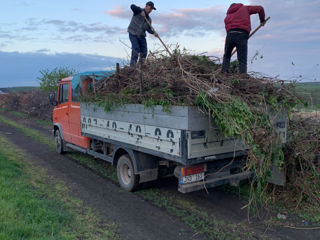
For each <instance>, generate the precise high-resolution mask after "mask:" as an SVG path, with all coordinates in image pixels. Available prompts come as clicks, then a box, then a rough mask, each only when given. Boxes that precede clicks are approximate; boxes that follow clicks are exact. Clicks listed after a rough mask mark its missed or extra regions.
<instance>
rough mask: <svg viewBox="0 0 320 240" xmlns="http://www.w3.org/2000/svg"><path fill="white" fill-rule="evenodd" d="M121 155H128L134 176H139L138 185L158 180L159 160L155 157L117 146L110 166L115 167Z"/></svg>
mask: <svg viewBox="0 0 320 240" xmlns="http://www.w3.org/2000/svg"><path fill="white" fill-rule="evenodd" d="M123 154H128V155H129V157H130V159H131V161H132V164H133V167H134V174H137V175H139V176H140V183H143V182H150V181H153V180H156V179H158V165H159V159H158V158H157V157H156V156H153V155H149V154H146V153H143V152H138V151H134V150H132V149H127V148H124V147H121V146H119V147H117V148H115V149H114V154H113V163H112V164H113V165H117V163H118V160H119V158H120V157H121V156H122V155H123Z"/></svg>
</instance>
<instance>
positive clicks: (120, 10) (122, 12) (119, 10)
mask: <svg viewBox="0 0 320 240" xmlns="http://www.w3.org/2000/svg"><path fill="white" fill-rule="evenodd" d="M104 13H105V14H107V15H110V16H112V17H118V18H125V19H130V18H131V16H132V13H131V10H130V11H129V10H128V9H126V8H125V7H123V6H117V7H116V8H115V9H113V10H111V11H105V12H104Z"/></svg>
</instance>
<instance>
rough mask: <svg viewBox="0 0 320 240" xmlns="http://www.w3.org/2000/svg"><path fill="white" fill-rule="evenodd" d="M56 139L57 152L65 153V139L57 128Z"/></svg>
mask: <svg viewBox="0 0 320 240" xmlns="http://www.w3.org/2000/svg"><path fill="white" fill-rule="evenodd" d="M54 141H55V143H56V151H57V153H59V154H63V153H64V147H63V140H62V138H61V134H60V131H59V130H57V131H56V132H55V133H54Z"/></svg>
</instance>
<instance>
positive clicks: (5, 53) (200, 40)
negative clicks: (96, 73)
mask: <svg viewBox="0 0 320 240" xmlns="http://www.w3.org/2000/svg"><path fill="white" fill-rule="evenodd" d="M0 1H1V9H2V11H1V12H2V13H1V15H0V88H1V87H8V86H21V85H25V86H26V85H28V86H30V85H38V82H37V80H36V78H37V76H39V71H40V70H42V69H52V68H54V67H59V66H68V67H72V68H74V69H76V70H77V71H79V72H81V71H87V70H104V69H106V68H109V67H110V66H114V65H115V63H116V62H119V61H122V62H124V60H127V59H128V58H129V56H130V51H131V50H130V48H129V46H130V41H129V39H128V33H127V26H128V24H129V22H130V18H131V16H132V12H131V10H130V5H131V4H132V3H134V4H136V5H139V6H141V7H142V6H144V4H145V1H140V0H139V1H134V2H133V1H116V0H104V1H102V0H90V1H89V0H68V1H65V0H55V1H53V0H0ZM154 2H155V5H156V7H157V11H154V12H153V13H152V14H151V17H152V19H153V24H154V27H155V28H156V30H157V31H158V32H159V35H160V36H161V37H162V38H163V40H164V42H166V43H167V44H168V45H169V46H171V48H174V47H175V46H176V45H179V46H180V47H181V48H185V49H187V50H188V51H190V52H192V53H196V54H200V53H204V54H207V55H209V56H217V57H222V56H223V49H224V41H225V35H226V33H225V28H224V18H225V15H226V11H227V9H228V7H229V6H230V4H231V3H233V1H229V0H224V1H223V0H197V1H185V0H175V1H169V0H161V1H154ZM239 2H241V3H243V4H250V5H262V6H263V7H264V8H265V11H266V15H267V16H270V17H271V20H270V22H269V23H268V24H267V25H266V26H265V27H264V28H262V29H261V30H260V31H259V32H258V33H257V34H256V35H255V36H254V37H253V38H252V39H250V40H249V66H248V67H249V70H250V71H256V72H262V73H264V74H267V75H270V76H273V77H279V78H282V79H297V80H303V81H320V66H319V64H320V60H319V54H320V27H319V26H320V1H318V0H282V1H277V0H246V1H239ZM251 21H252V28H255V27H257V26H258V25H259V17H258V15H253V16H252V17H251ZM148 47H149V50H150V51H156V50H160V49H162V47H161V45H160V43H159V40H158V39H156V38H154V37H153V36H148ZM254 56H258V57H256V58H254ZM119 58H121V59H119Z"/></svg>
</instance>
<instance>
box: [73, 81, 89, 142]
mask: <svg viewBox="0 0 320 240" xmlns="http://www.w3.org/2000/svg"><path fill="white" fill-rule="evenodd" d="M71 99H72V101H71V103H70V112H69V113H70V115H69V127H70V134H71V135H72V142H71V143H72V144H74V145H77V146H79V147H82V148H89V146H90V139H89V138H87V137H83V136H82V135H81V119H80V118H81V111H80V88H79V87H78V88H76V89H72V96H71Z"/></svg>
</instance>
